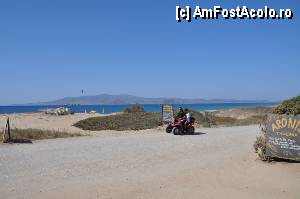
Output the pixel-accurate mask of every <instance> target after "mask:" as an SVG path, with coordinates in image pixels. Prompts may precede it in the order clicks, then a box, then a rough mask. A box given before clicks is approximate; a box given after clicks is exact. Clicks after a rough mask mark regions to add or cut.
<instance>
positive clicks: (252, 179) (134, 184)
mask: <svg viewBox="0 0 300 199" xmlns="http://www.w3.org/2000/svg"><path fill="white" fill-rule="evenodd" d="M197 132H198V135H189V136H174V135H171V134H166V133H163V132H155V131H153V132H152V133H139V134H137V133H131V134H123V135H120V136H107V137H101V136H100V137H99V136H88V137H77V138H69V139H55V140H42V141H36V142H34V143H33V144H12V145H4V144H0V151H1V153H0V184H1V186H0V198H33V199H35V198H36V199H40V198H130V199H132V198H164V199H165V198H167V199H168V198H170V199H171V198H172V199H174V198H197V199H198V198H210V199H211V198H228V199H229V198H230V199H232V198H249V199H250V198H251V199H253V198H256V199H259V198H263V199H265V198H272V199H273V198H278V199H279V198H280V199H282V198H292V199H297V198H300V164H299V163H286V162H276V163H265V162H262V161H260V160H258V159H257V156H256V154H255V153H254V152H253V147H252V144H253V141H254V140H255V136H256V134H257V132H258V127H257V126H246V127H229V128H213V129H197Z"/></svg>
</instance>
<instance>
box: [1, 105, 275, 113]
mask: <svg viewBox="0 0 300 199" xmlns="http://www.w3.org/2000/svg"><path fill="white" fill-rule="evenodd" d="M277 104H278V103H275V102H265V103H212V104H209V103H205V104H173V108H174V109H178V108H179V107H182V108H187V109H193V110H197V111H210V110H226V109H235V108H255V107H259V106H275V105H277ZM130 106H131V105H130V104H127V105H65V106H62V105H60V106H58V105H57V106H56V105H55V106H54V105H48V106H44V105H43V106H0V114H10V113H32V112H41V111H43V110H45V109H49V108H59V107H68V108H70V109H71V111H73V112H75V113H84V112H90V111H96V112H97V113H104V114H110V113H116V112H123V111H124V109H126V108H128V107H130ZM142 106H143V108H144V110H145V111H146V112H160V111H161V108H162V106H161V105H160V104H142Z"/></svg>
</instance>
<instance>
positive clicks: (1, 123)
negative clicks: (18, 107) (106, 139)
mask: <svg viewBox="0 0 300 199" xmlns="http://www.w3.org/2000/svg"><path fill="white" fill-rule="evenodd" d="M96 116H103V115H102V114H98V113H96V114H87V113H76V114H74V115H65V116H56V115H46V114H44V113H17V114H9V115H3V114H0V129H3V128H4V127H5V124H6V120H7V117H9V119H10V124H11V128H21V129H27V128H33V129H44V130H55V131H65V132H70V133H82V134H89V133H92V132H89V131H83V130H81V129H79V128H76V127H74V126H72V125H73V124H74V123H76V122H78V121H80V120H83V119H86V118H89V117H96Z"/></svg>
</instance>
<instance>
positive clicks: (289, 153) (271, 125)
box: [266, 115, 300, 161]
mask: <svg viewBox="0 0 300 199" xmlns="http://www.w3.org/2000/svg"><path fill="white" fill-rule="evenodd" d="M266 139H267V148H266V156H269V157H278V158H283V159H290V160H296V161H300V115H298V116H291V115H270V116H269V118H268V123H267V134H266Z"/></svg>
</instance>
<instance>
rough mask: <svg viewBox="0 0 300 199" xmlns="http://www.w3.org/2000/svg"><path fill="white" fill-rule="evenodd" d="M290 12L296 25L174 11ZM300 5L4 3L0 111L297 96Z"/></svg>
mask: <svg viewBox="0 0 300 199" xmlns="http://www.w3.org/2000/svg"><path fill="white" fill-rule="evenodd" d="M177 5H179V6H182V7H183V6H187V5H188V6H192V7H193V6H196V5H199V6H200V7H202V8H211V7H213V6H214V5H220V6H222V7H223V8H236V7H237V6H243V5H246V6H248V7H250V8H261V7H262V8H264V6H265V5H267V6H268V7H273V8H275V9H280V8H290V9H292V11H293V13H294V17H293V19H292V20H249V19H245V20H233V19H231V20H223V19H218V20H195V21H192V22H191V23H187V22H181V23H178V22H176V18H175V13H176V12H175V11H176V9H175V8H176V6H177ZM299 13H300V2H299V1H297V0H290V1H289V0H280V1H278V0H273V1H263V0H261V1H225V0H224V1H208V0H207V1H204V0H203V1H171V0H164V1H161V0H156V1H154V0H152V1H151V0H147V1H140V0H128V1H123V0H120V1H113V0H112V1H92V0H85V1H84V0H81V1H78V0H70V1H67V0H47V1H46V0H35V1H33V0H1V1H0V70H1V72H0V74H1V78H0V82H1V84H0V90H1V93H0V105H7V104H17V103H29V102H41V101H50V100H55V99H58V98H63V97H68V96H80V95H81V89H83V90H84V95H97V94H101V93H108V94H131V95H137V96H144V97H181V98H205V99H212V98H227V99H229V98H230V99H232V98H235V99H268V100H273V101H276V100H282V99H287V98H290V97H292V96H295V95H297V94H300V78H299V76H300V39H299V35H300V21H299Z"/></svg>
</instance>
